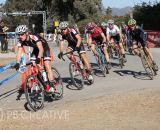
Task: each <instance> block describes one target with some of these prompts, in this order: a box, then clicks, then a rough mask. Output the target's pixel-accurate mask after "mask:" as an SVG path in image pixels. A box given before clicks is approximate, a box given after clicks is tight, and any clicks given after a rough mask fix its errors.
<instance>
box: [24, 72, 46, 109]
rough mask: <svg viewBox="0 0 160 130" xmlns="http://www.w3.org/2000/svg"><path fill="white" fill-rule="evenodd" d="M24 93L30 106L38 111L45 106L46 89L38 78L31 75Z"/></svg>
mask: <svg viewBox="0 0 160 130" xmlns="http://www.w3.org/2000/svg"><path fill="white" fill-rule="evenodd" d="M24 92H25V96H26V99H27V102H28V104H29V106H30V107H31V108H32V109H33V110H34V111H37V110H39V109H41V108H43V106H44V89H43V86H42V84H41V83H40V81H39V80H38V78H37V76H33V75H29V76H28V77H27V78H26V80H25V84H24Z"/></svg>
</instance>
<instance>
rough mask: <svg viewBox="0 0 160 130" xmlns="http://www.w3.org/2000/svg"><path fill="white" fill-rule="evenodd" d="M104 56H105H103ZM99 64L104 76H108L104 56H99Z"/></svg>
mask: <svg viewBox="0 0 160 130" xmlns="http://www.w3.org/2000/svg"><path fill="white" fill-rule="evenodd" d="M103 58H104V57H103ZM98 64H99V68H100V69H101V71H102V73H103V75H104V77H106V73H107V70H106V64H105V63H103V59H102V57H100V56H99V57H98Z"/></svg>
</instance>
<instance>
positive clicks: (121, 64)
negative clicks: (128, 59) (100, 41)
mask: <svg viewBox="0 0 160 130" xmlns="http://www.w3.org/2000/svg"><path fill="white" fill-rule="evenodd" d="M117 53H118V60H119V66H120V68H121V69H123V66H124V63H123V62H124V60H123V57H122V55H121V54H120V51H119V50H117Z"/></svg>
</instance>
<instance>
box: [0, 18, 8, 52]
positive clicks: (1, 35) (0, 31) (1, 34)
mask: <svg viewBox="0 0 160 130" xmlns="http://www.w3.org/2000/svg"><path fill="white" fill-rule="evenodd" d="M6 30H8V28H7V27H5V26H4V22H3V21H2V20H1V21H0V42H1V52H2V53H6V52H7V51H8V42H7V38H6V34H5V31H6Z"/></svg>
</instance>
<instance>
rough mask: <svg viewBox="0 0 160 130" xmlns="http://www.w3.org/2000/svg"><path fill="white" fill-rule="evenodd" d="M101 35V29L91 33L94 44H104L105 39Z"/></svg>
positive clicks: (97, 28)
mask: <svg viewBox="0 0 160 130" xmlns="http://www.w3.org/2000/svg"><path fill="white" fill-rule="evenodd" d="M101 33H103V31H102V29H101V28H100V27H95V29H94V32H89V36H90V37H91V38H92V40H93V43H94V42H96V43H102V41H103V38H102V36H101Z"/></svg>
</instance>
